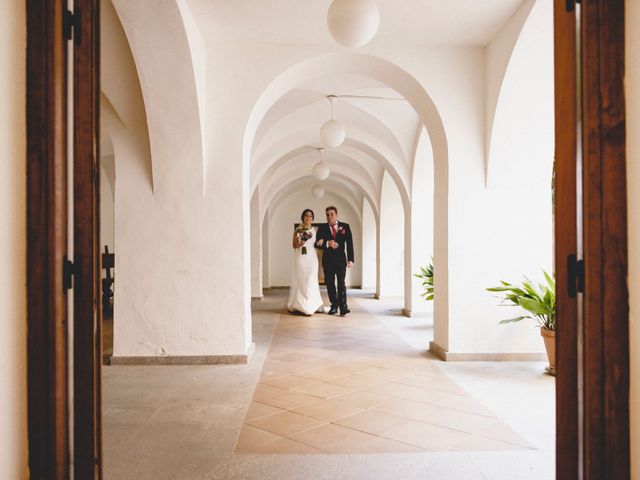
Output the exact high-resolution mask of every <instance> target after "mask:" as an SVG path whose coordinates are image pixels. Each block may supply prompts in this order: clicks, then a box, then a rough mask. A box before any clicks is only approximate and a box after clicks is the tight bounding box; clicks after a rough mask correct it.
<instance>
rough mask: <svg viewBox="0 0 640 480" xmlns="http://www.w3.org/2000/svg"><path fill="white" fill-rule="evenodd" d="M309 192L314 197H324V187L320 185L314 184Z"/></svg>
mask: <svg viewBox="0 0 640 480" xmlns="http://www.w3.org/2000/svg"><path fill="white" fill-rule="evenodd" d="M311 194H312V195H313V196H314V197H316V198H322V197H324V188H322V187H321V186H320V185H314V186H313V188H312V189H311Z"/></svg>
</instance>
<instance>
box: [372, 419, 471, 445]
mask: <svg viewBox="0 0 640 480" xmlns="http://www.w3.org/2000/svg"><path fill="white" fill-rule="evenodd" d="M382 436H383V437H385V438H389V439H391V440H396V441H399V442H403V443H408V444H410V445H415V446H417V447H420V448H424V449H425V450H429V451H431V452H442V451H446V450H449V448H451V447H452V446H453V445H455V444H456V443H458V442H461V441H462V440H464V439H465V438H468V437H471V435H470V434H468V433H463V432H458V431H455V430H450V429H448V428H441V427H437V426H435V425H430V424H428V423H422V422H415V421H413V420H408V421H407V423H405V424H404V425H402V426H400V427H398V428H396V429H395V430H392V431H390V432H387V433H385V434H383V435H382Z"/></svg>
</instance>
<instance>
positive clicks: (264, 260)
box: [261, 210, 271, 288]
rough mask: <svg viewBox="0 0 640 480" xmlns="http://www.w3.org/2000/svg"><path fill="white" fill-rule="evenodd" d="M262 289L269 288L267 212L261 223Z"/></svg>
mask: <svg viewBox="0 0 640 480" xmlns="http://www.w3.org/2000/svg"><path fill="white" fill-rule="evenodd" d="M261 260H262V287H263V288H271V280H270V279H269V211H268V210H267V212H266V213H265V215H264V220H263V221H262V257H261Z"/></svg>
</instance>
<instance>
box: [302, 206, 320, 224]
mask: <svg viewBox="0 0 640 480" xmlns="http://www.w3.org/2000/svg"><path fill="white" fill-rule="evenodd" d="M307 212H311V219H312V220H313V219H314V218H316V216H315V214H314V213H313V210H311V209H310V208H305V209H304V210H303V211H302V215H300V220H302V221H303V222H304V216H305V215H306V214H307Z"/></svg>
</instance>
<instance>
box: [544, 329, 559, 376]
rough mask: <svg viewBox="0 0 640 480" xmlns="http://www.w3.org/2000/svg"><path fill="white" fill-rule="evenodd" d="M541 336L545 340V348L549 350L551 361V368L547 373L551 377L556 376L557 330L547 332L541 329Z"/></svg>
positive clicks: (549, 367) (548, 354) (548, 355)
mask: <svg viewBox="0 0 640 480" xmlns="http://www.w3.org/2000/svg"><path fill="white" fill-rule="evenodd" d="M540 335H542V338H543V340H544V348H545V349H546V350H547V358H548V359H549V366H548V367H547V368H546V371H547V373H548V374H549V375H555V374H556V332H555V330H547V329H546V328H541V329H540Z"/></svg>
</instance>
